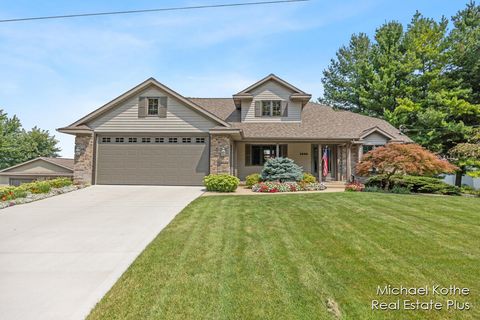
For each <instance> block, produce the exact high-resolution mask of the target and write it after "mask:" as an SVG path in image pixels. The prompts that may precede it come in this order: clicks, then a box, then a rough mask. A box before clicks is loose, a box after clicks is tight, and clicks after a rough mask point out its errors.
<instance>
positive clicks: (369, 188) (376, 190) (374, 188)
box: [363, 186, 385, 192]
mask: <svg viewBox="0 0 480 320" xmlns="http://www.w3.org/2000/svg"><path fill="white" fill-rule="evenodd" d="M363 192H385V190H384V189H382V188H379V187H376V186H372V187H365V189H363Z"/></svg>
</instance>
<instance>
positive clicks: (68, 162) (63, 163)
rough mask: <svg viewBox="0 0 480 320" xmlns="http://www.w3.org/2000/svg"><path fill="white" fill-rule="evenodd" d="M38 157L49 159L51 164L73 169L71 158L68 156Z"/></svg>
mask: <svg viewBox="0 0 480 320" xmlns="http://www.w3.org/2000/svg"><path fill="white" fill-rule="evenodd" d="M40 159H42V160H45V161H49V162H51V163H53V164H56V165H59V166H61V167H65V168H67V169H72V170H73V159H68V158H47V157H40Z"/></svg>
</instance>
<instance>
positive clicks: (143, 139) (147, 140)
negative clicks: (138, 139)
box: [142, 138, 151, 143]
mask: <svg viewBox="0 0 480 320" xmlns="http://www.w3.org/2000/svg"><path fill="white" fill-rule="evenodd" d="M150 141H151V139H150V138H142V143H150Z"/></svg>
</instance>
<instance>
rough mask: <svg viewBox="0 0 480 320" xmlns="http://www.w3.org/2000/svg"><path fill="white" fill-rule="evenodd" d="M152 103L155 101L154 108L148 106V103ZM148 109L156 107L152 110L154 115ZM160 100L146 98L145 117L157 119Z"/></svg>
mask: <svg viewBox="0 0 480 320" xmlns="http://www.w3.org/2000/svg"><path fill="white" fill-rule="evenodd" d="M153 101H156V106H155V105H153V106H150V102H153ZM150 107H156V109H154V113H150ZM159 110H160V99H159V98H153V97H148V98H147V116H148V117H158V115H159V114H160V111H159Z"/></svg>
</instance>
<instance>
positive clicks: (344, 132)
mask: <svg viewBox="0 0 480 320" xmlns="http://www.w3.org/2000/svg"><path fill="white" fill-rule="evenodd" d="M189 99H190V100H191V101H193V102H194V103H196V104H197V105H199V106H200V107H202V108H204V109H205V110H207V111H209V112H211V113H213V114H215V115H216V116H217V117H219V118H221V119H223V120H225V121H227V122H229V123H230V124H231V125H232V127H234V128H238V129H241V130H242V131H243V136H244V137H245V138H285V139H296V138H301V139H358V138H359V137H360V136H361V134H362V133H363V132H365V131H366V130H368V129H371V128H373V127H378V128H380V129H381V130H384V131H385V132H387V133H388V134H390V135H392V136H393V137H395V139H397V140H399V141H403V142H411V140H410V138H408V137H407V136H406V135H404V134H402V133H401V132H400V131H399V130H398V129H396V128H395V127H393V126H392V125H391V124H389V123H388V122H387V121H385V120H382V119H378V118H374V117H369V116H364V115H361V114H358V113H353V112H349V111H338V110H334V109H332V108H331V107H328V106H325V105H322V104H318V103H314V102H309V103H307V104H306V105H305V107H304V109H303V111H302V121H301V122H289V123H287V122H280V123H245V122H241V115H240V110H237V108H236V107H235V103H234V101H233V99H231V98H189Z"/></svg>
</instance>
